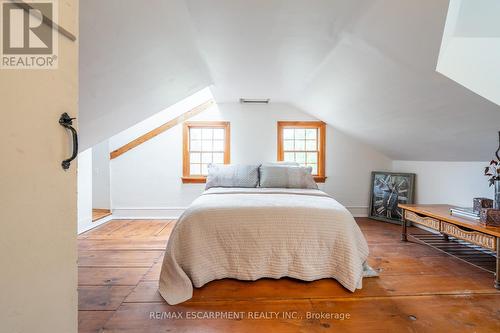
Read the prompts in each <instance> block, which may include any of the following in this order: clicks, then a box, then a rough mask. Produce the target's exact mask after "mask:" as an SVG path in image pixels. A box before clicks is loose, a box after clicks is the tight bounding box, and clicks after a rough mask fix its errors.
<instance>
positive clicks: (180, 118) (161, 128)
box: [109, 100, 215, 159]
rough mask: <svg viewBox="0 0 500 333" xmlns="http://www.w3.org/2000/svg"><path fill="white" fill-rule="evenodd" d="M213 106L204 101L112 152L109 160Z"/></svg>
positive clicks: (212, 103)
mask: <svg viewBox="0 0 500 333" xmlns="http://www.w3.org/2000/svg"><path fill="white" fill-rule="evenodd" d="M214 104H215V101H214V100H208V101H206V102H204V103H202V104H200V105H198V106H196V107H194V108H193V109H191V110H189V111H187V112H185V113H183V114H181V115H180V116H178V117H175V118H174V119H172V120H170V121H168V122H166V123H165V124H163V125H161V126H159V127H157V128H155V129H153V130H151V131H149V132H147V133H146V134H144V135H141V136H140V137H138V138H137V139H134V140H132V141H130V142H129V143H127V144H126V145H124V146H121V147H120V148H118V149H116V150H113V151H112V152H111V153H110V154H109V158H110V159H115V158H117V157H118V156H120V155H123V154H125V153H126V152H128V151H129V150H131V149H134V148H135V147H137V146H139V145H141V144H143V143H144V142H146V141H148V140H150V139H152V138H154V137H155V136H157V135H160V134H161V133H163V132H165V131H167V130H168V129H170V128H172V127H174V126H176V125H179V124H181V123H183V122H184V121H186V120H188V119H189V118H191V117H194V116H196V115H198V114H200V113H201V112H203V111H205V110H206V109H208V108H209V107H211V106H212V105H214Z"/></svg>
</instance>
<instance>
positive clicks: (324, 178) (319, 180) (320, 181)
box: [314, 176, 326, 183]
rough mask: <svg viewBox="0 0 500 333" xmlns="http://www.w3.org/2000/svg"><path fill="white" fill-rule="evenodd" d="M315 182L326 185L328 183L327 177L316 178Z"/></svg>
mask: <svg viewBox="0 0 500 333" xmlns="http://www.w3.org/2000/svg"><path fill="white" fill-rule="evenodd" d="M314 181H315V182H316V183H324V182H325V181H326V177H325V176H314Z"/></svg>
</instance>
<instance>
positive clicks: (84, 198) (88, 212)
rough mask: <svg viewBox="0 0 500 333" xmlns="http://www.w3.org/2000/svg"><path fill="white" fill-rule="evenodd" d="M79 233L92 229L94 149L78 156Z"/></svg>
mask: <svg viewBox="0 0 500 333" xmlns="http://www.w3.org/2000/svg"><path fill="white" fill-rule="evenodd" d="M77 186H78V207H77V211H78V233H81V232H83V231H85V230H88V229H90V228H92V148H89V149H87V150H85V151H82V152H81V153H79V154H78V185H77Z"/></svg>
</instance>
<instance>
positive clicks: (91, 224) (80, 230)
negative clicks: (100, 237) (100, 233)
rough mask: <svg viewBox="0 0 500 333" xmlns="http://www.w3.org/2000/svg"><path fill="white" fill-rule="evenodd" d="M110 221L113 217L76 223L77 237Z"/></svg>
mask: <svg viewBox="0 0 500 333" xmlns="http://www.w3.org/2000/svg"><path fill="white" fill-rule="evenodd" d="M111 220H113V215H108V216H105V217H103V218H102V219H99V220H96V221H92V219H89V220H88V221H86V223H80V221H78V235H80V234H83V233H84V232H87V231H89V230H92V229H94V228H96V227H98V226H100V225H101V224H104V223H106V222H108V221H111ZM80 226H81V227H80Z"/></svg>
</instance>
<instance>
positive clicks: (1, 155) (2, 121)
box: [0, 0, 78, 333]
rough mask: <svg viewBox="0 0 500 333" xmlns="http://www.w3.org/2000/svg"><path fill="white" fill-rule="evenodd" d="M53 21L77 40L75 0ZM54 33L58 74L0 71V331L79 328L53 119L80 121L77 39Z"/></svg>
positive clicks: (68, 187) (71, 223)
mask: <svg viewBox="0 0 500 333" xmlns="http://www.w3.org/2000/svg"><path fill="white" fill-rule="evenodd" d="M49 1H50V0H49ZM2 2H3V0H0V4H1V3H2ZM42 2H43V1H42ZM58 17H59V24H60V25H61V26H62V27H64V28H65V29H66V30H67V31H69V32H71V33H72V34H74V35H75V36H78V31H77V30H78V0H59V1H58ZM1 20H2V18H0V24H3V23H4V22H1ZM34 25H36V22H35V23H34ZM45 29H47V30H50V29H49V28H48V27H46V28H45ZM56 36H57V41H58V55H57V57H58V68H57V69H36V70H33V69H2V68H0V136H1V140H0V331H1V332H23V333H24V332H26V333H28V332H29V333H33V332H37V333H44V332H50V333H54V332H61V333H63V332H64V333H72V332H76V331H77V270H76V261H77V251H76V225H77V215H76V200H77V199H76V194H77V189H76V161H74V162H73V163H72V165H71V167H70V169H69V170H68V171H64V170H63V169H62V167H61V161H62V160H63V159H65V158H67V157H68V156H69V155H71V141H70V136H69V135H68V132H67V130H65V129H64V128H63V127H62V126H60V125H59V123H58V120H59V117H60V115H61V114H62V113H64V112H67V113H68V114H69V115H71V116H72V117H78V110H77V103H78V101H77V98H78V39H77V40H76V41H71V40H70V39H69V38H67V37H65V36H63V35H61V34H59V33H56ZM30 38H35V37H30ZM35 43H39V42H38V41H35Z"/></svg>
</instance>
